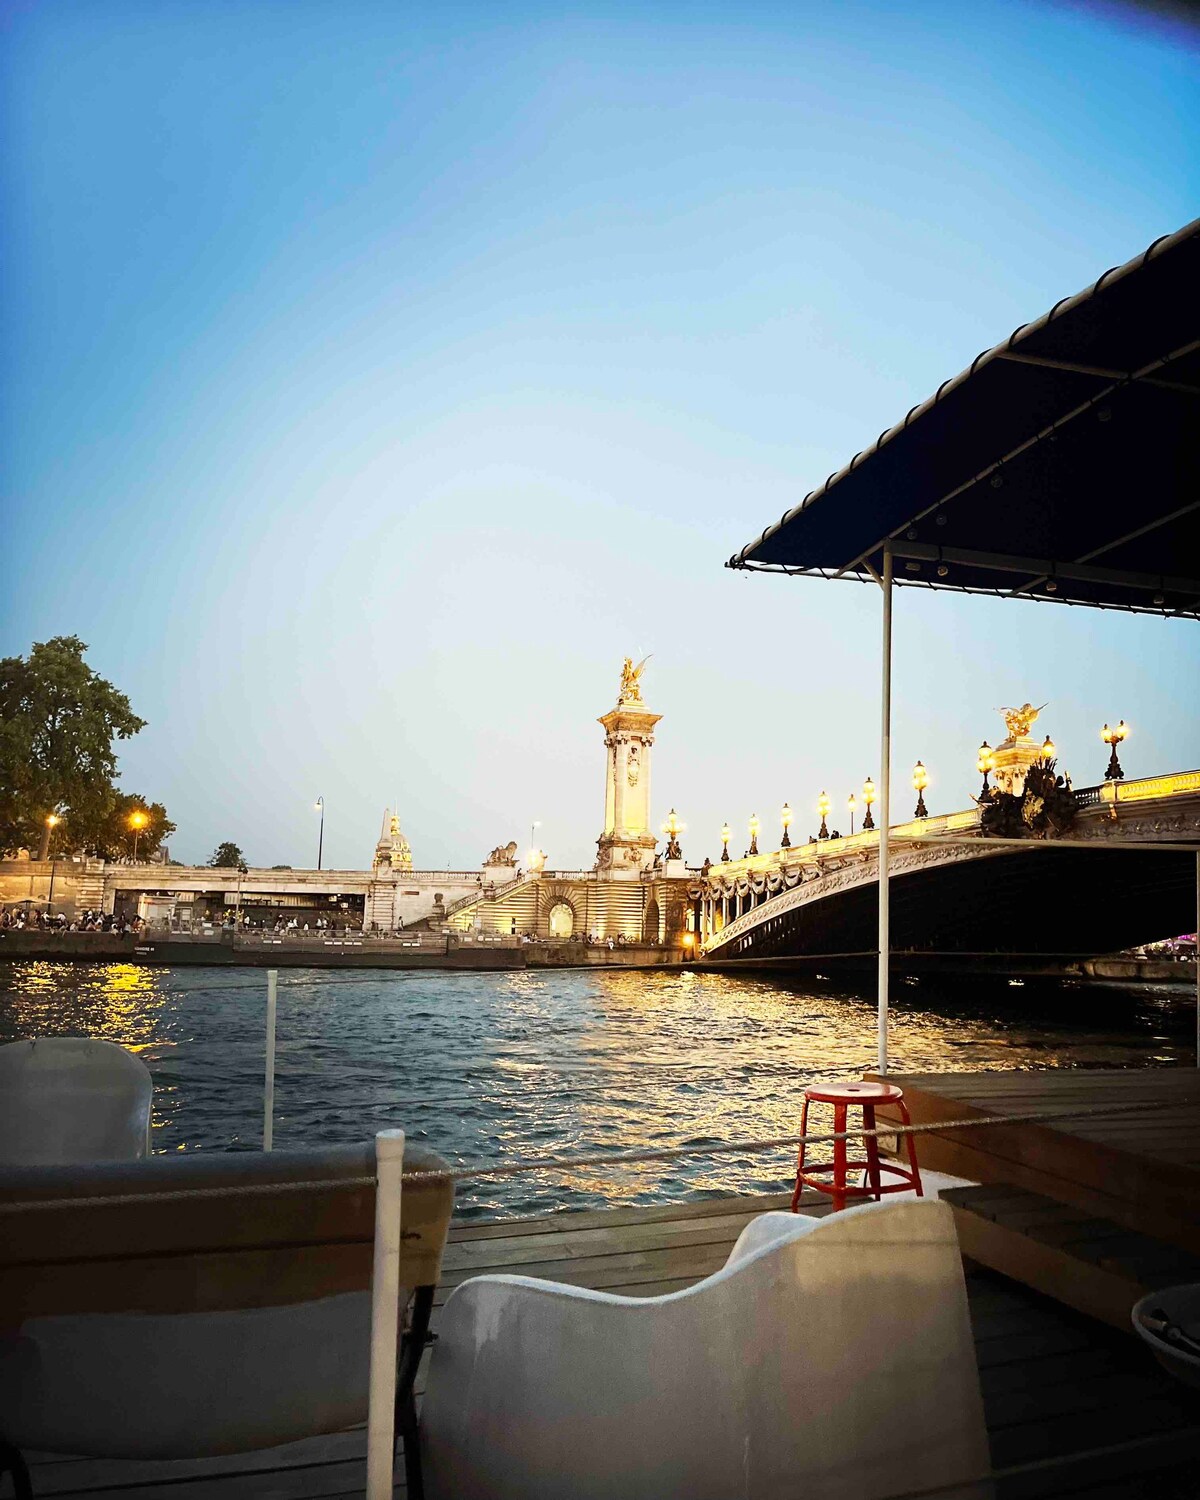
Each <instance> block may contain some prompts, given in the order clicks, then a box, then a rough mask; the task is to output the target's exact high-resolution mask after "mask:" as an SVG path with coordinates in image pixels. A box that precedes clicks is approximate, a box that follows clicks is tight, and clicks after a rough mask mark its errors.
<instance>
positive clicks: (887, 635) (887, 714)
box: [878, 543, 892, 1076]
mask: <svg viewBox="0 0 1200 1500" xmlns="http://www.w3.org/2000/svg"><path fill="white" fill-rule="evenodd" d="M891 793H892V549H891V547H890V546H888V545H887V544H886V543H885V544H884V548H883V685H882V690H881V692H880V729H879V986H878V988H879V1020H878V1030H879V1071H880V1073H881V1074H883V1075H885V1076H886V1074H887V1070H888V960H889V958H890V957H891V935H890V933H889V930H888V918H889V917H890V915H891V912H890V910H889V904H890V899H891V898H890V893H889V888H888V834H889V832H890V824H891V812H892V809H891Z"/></svg>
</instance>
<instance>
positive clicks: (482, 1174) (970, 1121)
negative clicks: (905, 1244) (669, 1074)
mask: <svg viewBox="0 0 1200 1500" xmlns="http://www.w3.org/2000/svg"><path fill="white" fill-rule="evenodd" d="M1197 1105H1200V1097H1197V1098H1194V1099H1172V1100H1170V1101H1163V1100H1139V1101H1137V1102H1135V1103H1132V1104H1108V1105H1090V1106H1088V1107H1087V1108H1086V1109H1059V1110H1028V1111H1026V1112H1025V1113H1023V1114H1007V1115H982V1116H980V1115H973V1116H970V1117H965V1118H962V1119H957V1120H931V1121H928V1122H925V1123H922V1124H918V1125H901V1124H897V1125H891V1124H887V1125H878V1126H876V1127H875V1129H873V1130H865V1129H864V1130H839V1131H829V1132H822V1133H819V1134H807V1135H785V1136H769V1137H766V1138H763V1139H758V1140H747V1141H726V1142H723V1143H718V1144H716V1145H709V1146H663V1147H659V1148H656V1149H653V1150H649V1151H608V1152H598V1153H596V1154H594V1155H590V1156H544V1157H537V1158H534V1159H533V1160H532V1161H530V1160H525V1161H519V1162H511V1163H507V1164H503V1165H499V1166H470V1167H452V1168H450V1169H449V1170H448V1171H423V1172H406V1173H405V1174H404V1178H403V1185H404V1187H417V1186H420V1185H421V1184H422V1183H426V1182H429V1183H444V1182H477V1181H484V1180H490V1179H492V1178H496V1177H517V1176H520V1175H522V1174H524V1173H526V1172H577V1171H581V1170H583V1169H585V1168H588V1167H607V1166H622V1165H636V1164H637V1163H639V1162H654V1161H674V1160H678V1159H680V1158H689V1157H690V1158H697V1157H707V1156H726V1155H733V1154H737V1153H753V1152H758V1151H778V1150H782V1148H783V1147H785V1146H786V1147H788V1148H789V1149H793V1150H794V1149H796V1148H797V1147H799V1146H801V1145H804V1146H806V1147H807V1146H819V1145H828V1144H830V1143H832V1142H836V1141H850V1140H869V1139H875V1138H878V1137H880V1136H887V1137H889V1138H891V1137H899V1136H912V1135H925V1134H928V1133H931V1132H934V1131H939V1130H946V1131H949V1130H972V1129H983V1128H986V1127H988V1126H992V1125H1030V1124H1043V1123H1051V1122H1053V1121H1056V1120H1078V1119H1085V1118H1092V1119H1095V1118H1099V1117H1107V1118H1111V1117H1114V1116H1119V1115H1126V1114H1144V1113H1148V1112H1152V1111H1155V1110H1162V1109H1168V1108H1169V1109H1178V1108H1181V1107H1182V1108H1185V1109H1186V1108H1189V1107H1195V1106H1197ZM878 1107H881V1108H882V1107H884V1106H882V1105H880V1106H878ZM374 1186H375V1177H374V1175H371V1176H363V1177H326V1178H319V1179H315V1180H306V1181H301V1182H253V1183H229V1184H226V1185H224V1186H221V1187H209V1188H166V1189H163V1190H162V1191H161V1192H147V1193H113V1194H107V1195H99V1196H96V1197H86V1196H83V1195H80V1196H78V1197H74V1198H27V1199H21V1200H19V1201H17V1202H12V1201H10V1202H7V1203H0V1213H28V1212H31V1211H33V1210H37V1209H57V1208H83V1207H89V1208H110V1207H115V1206H116V1205H117V1204H121V1203H149V1202H155V1203H169V1202H173V1201H174V1202H182V1201H184V1200H187V1199H192V1198H197V1199H200V1198H248V1197H264V1196H273V1195H283V1194H286V1193H300V1192H313V1191H318V1192H319V1191H325V1192H340V1191H342V1190H343V1189H345V1188H363V1187H374Z"/></svg>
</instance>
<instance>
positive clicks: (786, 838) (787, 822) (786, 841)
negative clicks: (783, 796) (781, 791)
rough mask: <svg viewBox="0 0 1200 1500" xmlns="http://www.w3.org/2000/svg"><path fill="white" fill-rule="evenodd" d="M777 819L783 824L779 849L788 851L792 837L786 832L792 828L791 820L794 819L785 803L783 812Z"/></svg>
mask: <svg viewBox="0 0 1200 1500" xmlns="http://www.w3.org/2000/svg"><path fill="white" fill-rule="evenodd" d="M779 817H780V820H781V821H782V823H783V838H782V840H781V841H780V845H779V847H780V848H781V849H790V848H791V847H792V836H791V834H790V833H789V832H788V829H789V828H790V827H791V826H792V819H793V818H794V817H795V814H794V813H793V812H792V809H791V808H790V807H789V806H788V804H787V803H786V802H785V803H784V804H783V811H782V812H781V813H780V814H779Z"/></svg>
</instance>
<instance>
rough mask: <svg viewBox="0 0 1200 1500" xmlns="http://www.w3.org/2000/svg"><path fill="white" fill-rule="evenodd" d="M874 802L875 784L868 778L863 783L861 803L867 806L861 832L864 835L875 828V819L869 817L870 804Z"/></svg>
mask: <svg viewBox="0 0 1200 1500" xmlns="http://www.w3.org/2000/svg"><path fill="white" fill-rule="evenodd" d="M874 800H875V783H874V782H873V781H872V780H871V778H870V777H869V776H868V777H867V779H866V781H864V782H863V801H864V802H865V803H866V805H867V810H866V812H865V813H863V832H864V833H870V831H871V829H872V828H874V827H875V819H874V818H873V817H872V816H871V803H872V802H874Z"/></svg>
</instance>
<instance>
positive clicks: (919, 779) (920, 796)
mask: <svg viewBox="0 0 1200 1500" xmlns="http://www.w3.org/2000/svg"><path fill="white" fill-rule="evenodd" d="M912 784H913V790H914V791H915V792H916V794H917V810H916V813H915V814H914V816H915V817H918V818H927V817H928V816H929V809H928V808H927V807H926V806H925V788H926V787H927V786H928V785H929V773H928V771H926V769H925V766H924V763H923V762H922V761H918V762H917V763H916V765H915V766H914V767H913V773H912Z"/></svg>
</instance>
